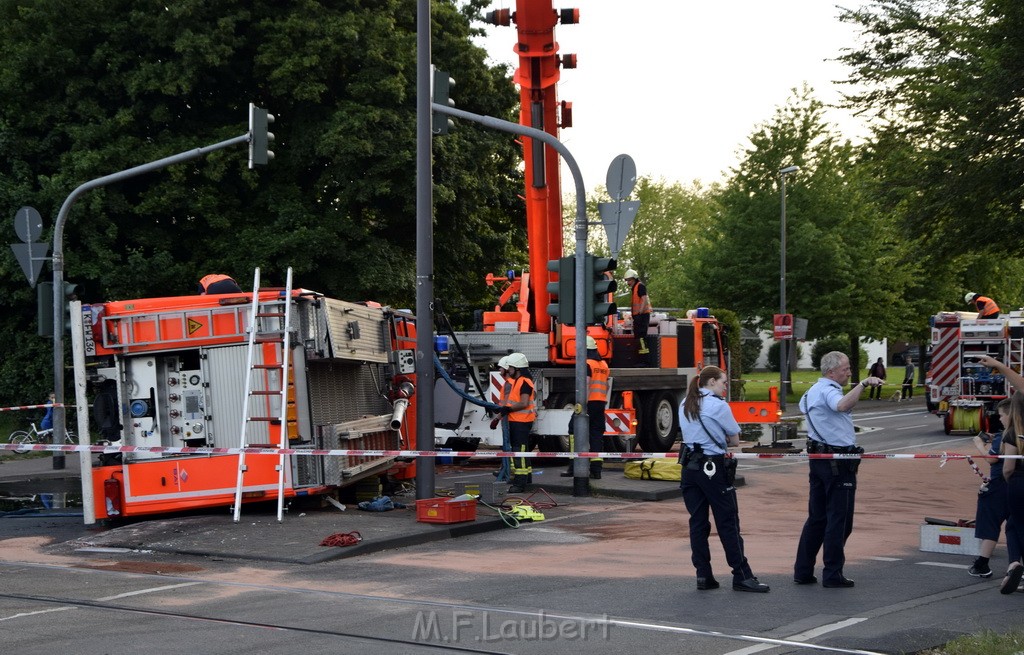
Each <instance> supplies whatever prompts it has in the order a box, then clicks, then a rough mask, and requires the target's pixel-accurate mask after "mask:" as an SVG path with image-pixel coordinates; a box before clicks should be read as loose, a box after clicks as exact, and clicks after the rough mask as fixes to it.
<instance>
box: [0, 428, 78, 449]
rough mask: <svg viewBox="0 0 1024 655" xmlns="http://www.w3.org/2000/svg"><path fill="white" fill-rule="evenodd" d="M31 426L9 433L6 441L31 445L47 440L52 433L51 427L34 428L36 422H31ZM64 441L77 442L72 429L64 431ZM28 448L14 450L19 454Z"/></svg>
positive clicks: (68, 442) (67, 442)
mask: <svg viewBox="0 0 1024 655" xmlns="http://www.w3.org/2000/svg"><path fill="white" fill-rule="evenodd" d="M31 425H32V427H31V428H30V429H28V430H17V431H15V432H12V433H11V436H9V437H8V438H7V443H16V444H20V445H22V446H31V445H32V444H37V443H42V442H48V441H49V440H50V436H51V435H52V434H53V428H50V429H49V430H39V429H37V428H36V424H35V423H32V424H31ZM64 443H66V444H77V443H78V437H77V436H76V435H75V433H74V431H73V430H68V431H67V432H65V433H64ZM29 450H31V449H30V448H15V449H14V452H16V453H18V454H19V455H20V454H24V453H27V452H28V451H29Z"/></svg>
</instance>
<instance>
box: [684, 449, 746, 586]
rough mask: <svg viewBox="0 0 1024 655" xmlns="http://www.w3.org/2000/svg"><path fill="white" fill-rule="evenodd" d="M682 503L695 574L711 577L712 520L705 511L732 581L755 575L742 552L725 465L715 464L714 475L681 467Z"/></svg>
mask: <svg viewBox="0 0 1024 655" xmlns="http://www.w3.org/2000/svg"><path fill="white" fill-rule="evenodd" d="M682 490H683V503H685V504H686V511H688V512H689V513H690V560H691V561H692V562H693V567H694V568H695V569H696V570H697V577H698V578H710V577H713V573H712V568H711V547H710V546H709V544H708V537H709V536H710V535H711V521H710V520H709V519H708V511H709V510H710V512H711V514H713V515H714V517H715V529H716V530H717V531H718V538H719V540H720V541H721V542H722V548H723V549H725V561H726V562H728V563H729V566H730V567H731V568H732V579H733V582H742V581H743V580H746V579H748V578H752V577H754V574H753V573H752V572H751V570H750V564H748V563H747V558H746V556H745V555H744V554H743V537H741V536H740V512H739V506H738V505H737V504H736V489H735V488H734V487H733V486H732V485H730V484H729V483H727V482H726V480H725V465H724V464H721V463H720V464H718V465H717V470H716V471H715V474H714V476H712V477H710V478H709V477H708V476H707V475H706V474H705V473H704V471H703V470H691V469H688V468H683V481H682Z"/></svg>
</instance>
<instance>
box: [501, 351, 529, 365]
mask: <svg viewBox="0 0 1024 655" xmlns="http://www.w3.org/2000/svg"><path fill="white" fill-rule="evenodd" d="M505 361H506V362H507V363H508V365H509V366H513V367H515V368H518V369H528V368H530V360H528V359H526V355H524V354H523V353H512V354H511V355H509V356H508V357H506V358H505Z"/></svg>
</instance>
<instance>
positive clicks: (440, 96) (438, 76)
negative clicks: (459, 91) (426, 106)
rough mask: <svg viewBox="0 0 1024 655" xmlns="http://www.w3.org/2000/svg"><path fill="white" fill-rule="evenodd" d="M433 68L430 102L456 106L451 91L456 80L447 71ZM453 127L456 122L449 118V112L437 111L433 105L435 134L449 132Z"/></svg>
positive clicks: (432, 129) (432, 123) (432, 116)
mask: <svg viewBox="0 0 1024 655" xmlns="http://www.w3.org/2000/svg"><path fill="white" fill-rule="evenodd" d="M431 70H432V71H433V75H434V79H433V85H432V86H431V91H430V102H431V103H437V104H439V105H447V106H449V107H454V106H455V101H454V100H452V98H451V92H452V87H453V86H455V80H454V79H452V78H451V77H449V76H448V73H447V72H445V71H440V70H437V69H436V68H434V67H431ZM453 127H455V122H454V121H453V120H452V119H450V118H448V114H442V113H440V112H436V111H434V110H433V107H431V110H430V131H431V132H433V133H434V134H448V131H449V130H451V128H453Z"/></svg>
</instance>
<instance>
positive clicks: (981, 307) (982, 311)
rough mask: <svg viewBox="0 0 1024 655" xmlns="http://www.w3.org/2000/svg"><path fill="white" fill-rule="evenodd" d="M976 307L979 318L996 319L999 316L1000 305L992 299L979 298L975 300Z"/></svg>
mask: <svg viewBox="0 0 1024 655" xmlns="http://www.w3.org/2000/svg"><path fill="white" fill-rule="evenodd" d="M974 306H975V307H977V308H978V313H979V316H978V318H995V317H997V316H999V311H1000V310H999V305H997V304H996V301H994V300H992V299H991V298H986V297H985V296H978V297H977V298H975V299H974Z"/></svg>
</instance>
